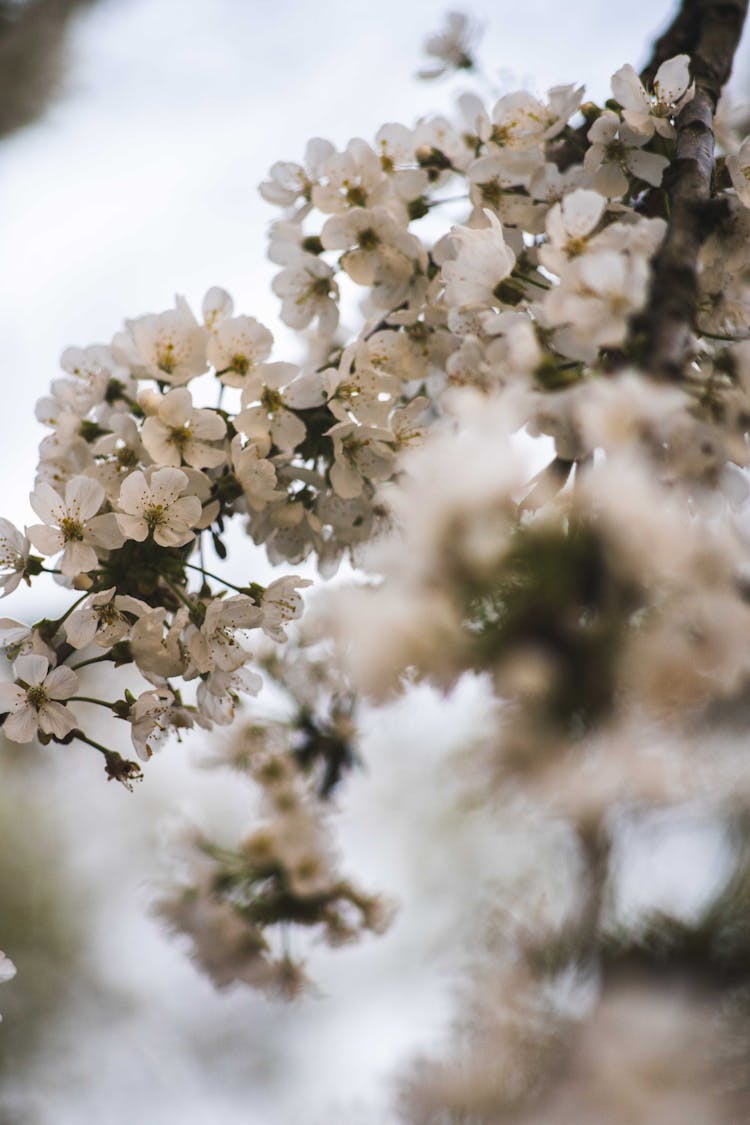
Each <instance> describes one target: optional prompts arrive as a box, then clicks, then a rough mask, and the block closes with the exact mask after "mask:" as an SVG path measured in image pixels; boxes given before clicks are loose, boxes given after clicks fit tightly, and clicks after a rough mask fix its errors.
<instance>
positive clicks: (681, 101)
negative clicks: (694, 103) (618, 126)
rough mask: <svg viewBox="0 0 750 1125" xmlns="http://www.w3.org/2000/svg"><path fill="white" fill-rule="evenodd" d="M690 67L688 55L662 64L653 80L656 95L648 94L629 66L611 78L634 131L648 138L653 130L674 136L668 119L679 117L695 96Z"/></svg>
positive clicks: (626, 65) (624, 113) (616, 94)
mask: <svg viewBox="0 0 750 1125" xmlns="http://www.w3.org/2000/svg"><path fill="white" fill-rule="evenodd" d="M689 66H690V56H689V55H675V57H674V58H672V59H667V60H666V62H663V63H662V64H661V66H660V67H659V69H658V70H657V72H656V76H655V78H654V92H653V94H649V93H648V92H647V90H646V89H645V87H644V85H643V83H642V82H641V80H640V78H639V77H638V75H637V74H636V72H635V70H634V69H633V67H632V66H631V65H630V63H626V64H625V66H622V67H620V69H619V70H618V71H617V73H616V74H614V75H613V76H612V93H613V94H614V96H615V98H616V99H617V101H618V102H619V103H620V105H621V106H622V107H623V114H622V115H623V117H624V118H625V121H626V122H627V123H628V125H629V126H630V127H631V129H635V130H636V132H637V133H642V134H643V136H644V137H646V138H647V139H648V138H649V137H652V136H653V135H654V130H655V131H656V132H657V133H659V135H660V136H662V137H673V136H674V134H675V130H674V126H673V125H672V124H671V122H670V121H669V120H668V119H669V118H670V117H676V116H677V114H678V113H679V112H680V110H681V109H682V108H683V106H685V105H687V103H688V102H689V101H690V100H691V98H692V97H693V95H694V93H695V83H692V84H691V82H690V71H689Z"/></svg>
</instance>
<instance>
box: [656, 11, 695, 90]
mask: <svg viewBox="0 0 750 1125" xmlns="http://www.w3.org/2000/svg"><path fill="white" fill-rule="evenodd" d="M699 7H700V0H683V3H682V4H680V7H679V9H678V11H677V15H676V16H675V18H674V19H673V20H672V22H671V24H670V25H669V27H668V28H667V30H666V31H665V32H664V34H663V35H660V36H659V38H658V39H657V40H656V42H655V43H654V46H653V49H652V52H651V58H650V59H649V61H648V62H647V63H646V65H645V66H644V68H643V70H642V71H641V79H642V81H643V83H644V85H645V86H651V85H652V83H653V81H654V76H655V74H656V72H657V70H658V69H659V67H660V66H661V64H662V63H663V62H666V61H667V59H673V58H674V57H675V55H692V54H693V52H694V51H695V45H696V43H697V40H698V32H699V27H700V19H699Z"/></svg>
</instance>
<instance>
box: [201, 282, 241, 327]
mask: <svg viewBox="0 0 750 1125" xmlns="http://www.w3.org/2000/svg"><path fill="white" fill-rule="evenodd" d="M233 310H234V301H233V300H232V298H231V296H230V294H229V293H227V291H226V289H222V288H221V286H220V285H213V286H212V287H211V288H210V289H209V290H208V292H207V293H206V295H205V297H204V298H203V304H202V305H201V312H202V313H203V323H204V324H205V326H206V328H208V330H209V332H212V331H214V330H215V329H216V326H217V325H218V324H220V323H221V321H222V320H224V319H225V318H226V317H229V316H231V315H232V312H233Z"/></svg>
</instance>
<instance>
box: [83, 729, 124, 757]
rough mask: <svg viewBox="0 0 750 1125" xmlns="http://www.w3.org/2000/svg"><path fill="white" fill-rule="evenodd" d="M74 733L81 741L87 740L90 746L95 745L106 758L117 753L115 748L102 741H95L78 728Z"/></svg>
mask: <svg viewBox="0 0 750 1125" xmlns="http://www.w3.org/2000/svg"><path fill="white" fill-rule="evenodd" d="M74 733H75V736H76V738H77V739H78V741H79V742H86V743H87V744H88V745H89V746H93V747H94V749H95V750H98V751H99V753H100V754H104V756H105V758H107V757H109V755H110V754H114V753H115V751H114V750H110V749H109V748H108V747H107V746H102V744H101V742H95V741H94V739H93V738H89V736H88V735H87V734H84V733H83V731H82V730H76V731H75V732H74Z"/></svg>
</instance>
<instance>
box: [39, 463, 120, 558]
mask: <svg viewBox="0 0 750 1125" xmlns="http://www.w3.org/2000/svg"><path fill="white" fill-rule="evenodd" d="M30 502H31V506H32V508H33V509H34V511H35V512H36V514H37V515H38V516H39V517H40V518H41V519H43V520H44V523H43V524H34V525H33V526H32V527H29V528H27V529H26V530H27V534H28V537H29V539H30V540H31V542H32V543H33V544H34V546H35V547H36V548H37V550H38V551H41V552H42V554H43V555H55V554H57V552H58V551H60V550H62V552H63V554H62V558H61V559H60V570H61V571H62V572H63V574H65V575H67V576H68V577H74V576H75V575H77V574H82V573H86V572H88V571H90V570H94V569H95V568H96V567H97V566H98V564H99V559H98V556H97V553H96V550H95V549H94V548H95V547H99V548H104V549H106V550H115V549H116V548H118V547H121V546H122V544H123V537H122V535H121V534H120V531H119V530H118V527H117V523H116V521H115V518H114V516H112V515H103V516H97V514H96V513H97V512H98V511H99V509H100V508H101V506H102V504H103V503H104V489H103V488H102V486H101V485H100V484H98V483H97V481H95V480H92V479H91V478H90V477H83V476H77V477H73V479H72V480H70V481H68V483H67V484H66V486H65V499H64V500H63V498H62V496H60V494H59V493H58V492H56V491H55V490H54V488H52V486H51V485H49V484H46V483H42V484H40V485H39V486H38V487H37V488H36V489H35V490H34V492H32V494H31V497H30Z"/></svg>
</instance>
